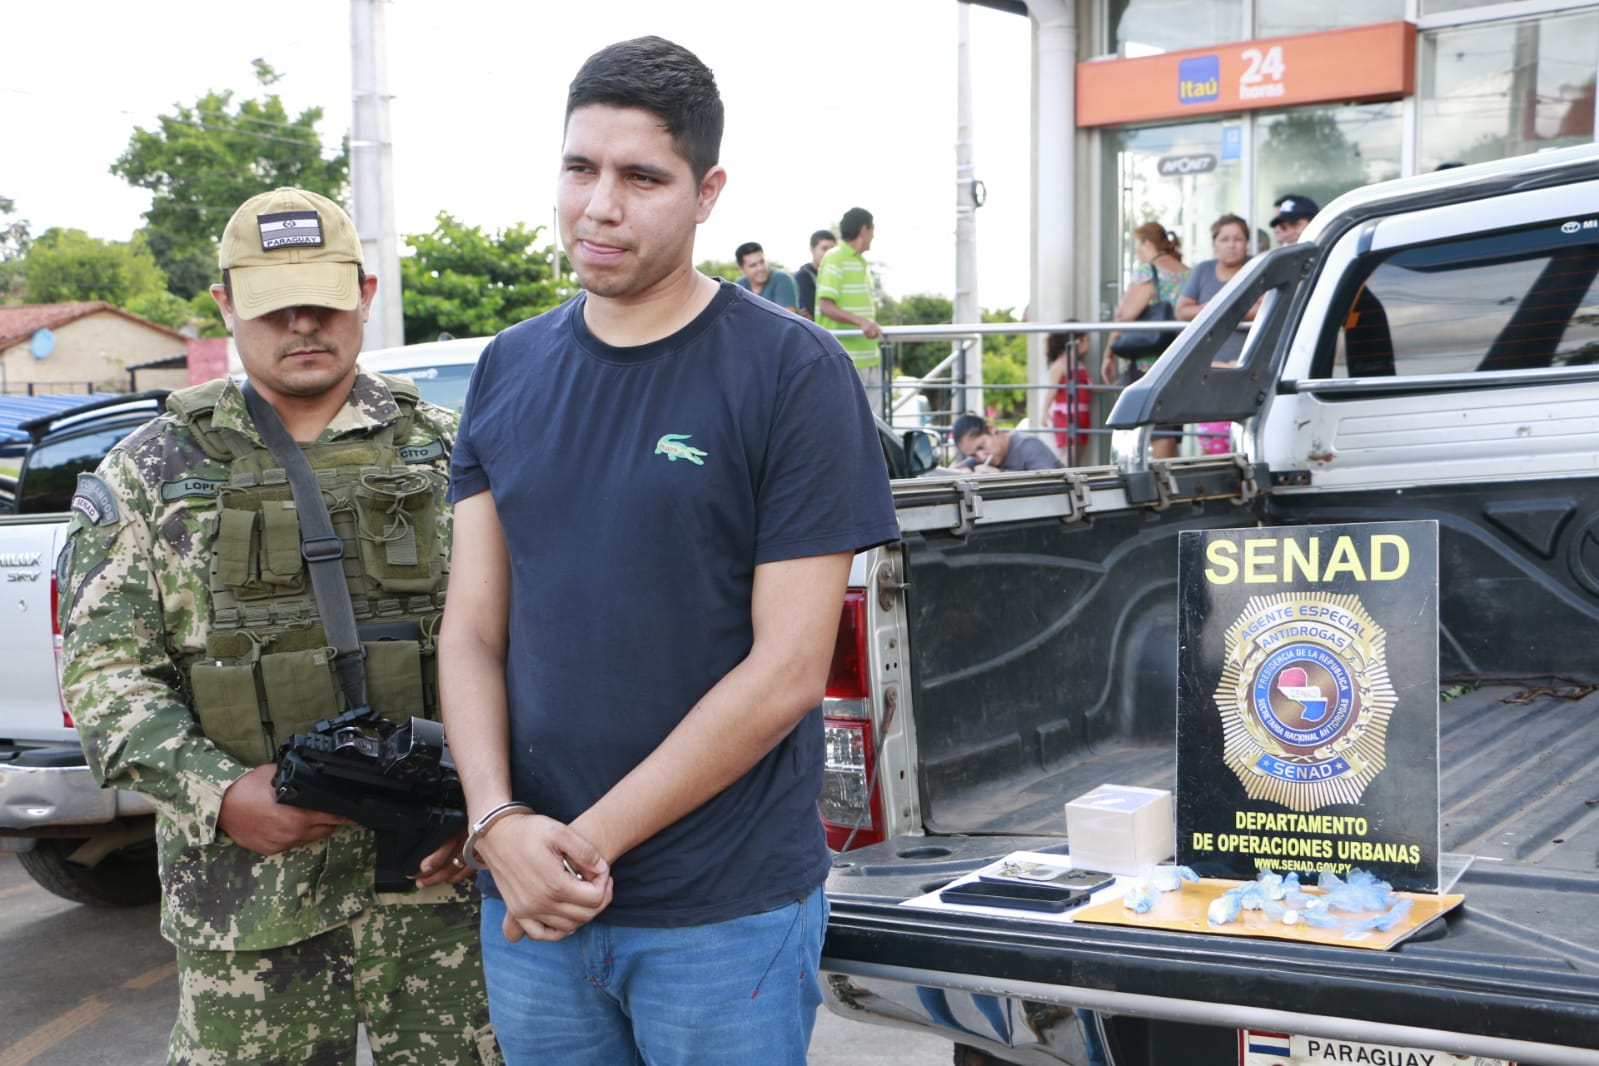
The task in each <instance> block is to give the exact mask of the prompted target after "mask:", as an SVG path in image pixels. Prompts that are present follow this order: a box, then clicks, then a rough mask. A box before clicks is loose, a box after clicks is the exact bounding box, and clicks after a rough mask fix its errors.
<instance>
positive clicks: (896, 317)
mask: <svg viewBox="0 0 1599 1066" xmlns="http://www.w3.org/2000/svg"><path fill="white" fill-rule="evenodd" d="M954 314H955V305H954V304H953V303H952V302H950V299H949V297H947V296H938V295H935V294H933V293H925V292H923V293H914V294H912V295H910V296H906V297H904V298H903V299H896V298H895V297H893V296H888V295H884V296H883V297H882V298H881V299H880V300H879V301H878V304H877V324H878V325H880V326H932V325H938V324H947V323H949V322H950V321H952V320H953V319H952V316H953V315H954ZM948 354H949V341H915V342H907V343H903V344H898V345H896V350H895V354H894V373H895V374H896V375H898V374H908V375H910V376H911V377H917V378H919V377H922V376H923V375H924V374H926V373H927V372H928V371H929V370H931V369H933V367H935V366H937V365H938V364H939V362H940V361H941V360H942V359H943V358H944V357H945V356H946V355H948ZM945 395H946V396H947V395H948V394H947V393H946V394H945ZM929 399H932V400H933V406H934V407H937V408H942V407H945V406H947V404H941V403H939V402H938V400H937V399H936V398H935V397H933V396H932V395H931V394H930V395H929Z"/></svg>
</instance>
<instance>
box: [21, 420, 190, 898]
mask: <svg viewBox="0 0 1599 1066" xmlns="http://www.w3.org/2000/svg"><path fill="white" fill-rule="evenodd" d="M165 398H166V392H165V391H163V390H156V391H152V392H146V393H140V394H138V395H133V396H109V397H104V398H101V399H98V400H94V401H91V402H88V403H85V404H82V405H79V406H76V407H71V408H68V409H66V410H62V411H58V412H55V413H52V414H47V415H44V416H42V417H39V418H36V419H34V420H32V421H29V422H24V423H22V425H21V427H20V428H21V429H22V430H25V431H26V432H27V433H28V447H27V450H26V451H25V452H24V454H23V458H22V466H21V469H20V470H19V471H18V473H17V477H16V478H15V481H14V483H10V484H8V485H7V486H6V488H7V489H9V492H8V494H7V496H6V498H5V499H4V507H3V509H0V575H3V576H0V582H3V583H4V586H5V590H6V596H5V598H4V600H0V648H4V649H5V651H6V663H7V667H6V670H5V673H4V681H5V687H4V691H3V692H0V850H10V851H15V852H16V853H17V857H18V859H19V860H20V861H21V863H22V865H23V867H24V868H25V869H26V870H27V871H28V874H29V875H30V876H31V877H33V879H34V880H35V881H37V882H38V883H39V884H41V885H43V886H44V887H45V888H47V889H49V890H50V891H51V892H54V893H55V894H56V895H58V896H62V897H64V898H66V899H70V900H73V901H75V902H79V903H89V904H97V905H103V906H130V905H134V904H139V903H149V902H151V901H153V900H155V899H157V898H159V896H160V884H159V882H158V880H157V875H156V856H155V846H154V826H155V822H154V808H153V807H152V806H151V805H150V801H149V800H147V799H145V798H144V797H143V796H139V795H136V794H134V793H131V792H123V791H102V790H101V789H100V787H99V785H98V784H97V783H96V782H95V780H94V777H93V776H92V775H91V774H90V772H89V768H88V766H87V765H86V764H85V763H84V760H83V749H82V748H81V747H80V746H79V745H78V735H77V732H76V731H75V730H74V729H73V727H72V719H71V717H70V716H69V715H68V714H67V711H66V708H65V707H64V706H63V705H62V703H61V688H60V683H59V680H58V677H57V670H56V660H57V658H58V657H59V655H60V651H61V634H60V629H59V627H58V625H57V623H56V585H55V561H56V555H57V554H58V553H59V552H60V550H61V541H62V538H63V537H64V536H65V534H66V531H67V517H68V512H67V508H68V505H69V503H70V501H71V499H72V491H73V487H74V486H75V485H76V484H77V478H78V474H79V473H80V472H82V471H85V470H93V469H94V468H95V466H97V465H98V464H99V462H100V459H101V457H103V456H104V455H105V453H106V452H107V451H109V450H110V449H111V446H112V445H113V444H115V443H116V442H117V441H119V440H121V439H122V438H123V437H125V436H127V435H128V434H129V433H131V432H132V431H133V430H134V429H135V428H136V427H137V426H139V425H140V424H141V423H143V422H145V421H148V420H149V419H150V418H151V417H152V416H153V415H155V414H156V413H157V412H158V411H160V410H161V405H162V402H163V401H164V400H165Z"/></svg>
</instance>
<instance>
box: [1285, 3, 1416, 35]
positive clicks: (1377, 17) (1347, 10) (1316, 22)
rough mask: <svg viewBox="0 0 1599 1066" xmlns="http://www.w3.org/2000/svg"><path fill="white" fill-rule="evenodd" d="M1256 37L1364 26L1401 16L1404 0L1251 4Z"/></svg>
mask: <svg viewBox="0 0 1599 1066" xmlns="http://www.w3.org/2000/svg"><path fill="white" fill-rule="evenodd" d="M1255 12H1256V13H1255V36H1256V37H1287V36H1289V35H1290V34H1295V33H1315V32H1316V31H1318V30H1336V29H1339V28H1340V27H1343V26H1366V25H1370V24H1371V23H1373V22H1393V21H1395V20H1397V19H1402V18H1404V17H1405V0H1344V2H1343V3H1338V4H1328V3H1326V0H1271V2H1270V3H1260V4H1256V5H1255Z"/></svg>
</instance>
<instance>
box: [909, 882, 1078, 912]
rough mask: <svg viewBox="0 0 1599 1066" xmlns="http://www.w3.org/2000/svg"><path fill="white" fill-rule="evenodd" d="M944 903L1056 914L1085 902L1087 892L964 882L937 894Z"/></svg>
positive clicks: (1016, 884)
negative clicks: (1011, 908) (1012, 908)
mask: <svg viewBox="0 0 1599 1066" xmlns="http://www.w3.org/2000/svg"><path fill="white" fill-rule="evenodd" d="M938 898H939V899H941V900H943V901H944V902H945V903H964V904H966V905H967V906H976V907H1014V908H1016V909H1018V910H1024V911H1047V912H1050V913H1054V914H1058V913H1060V912H1061V911H1064V910H1068V909H1070V908H1072V907H1075V906H1077V905H1078V904H1081V903H1086V902H1088V898H1089V893H1087V892H1083V891H1080V890H1078V889H1075V888H1059V887H1057V886H1055V885H1024V884H1018V883H1016V882H1014V881H1003V882H1000V881H968V882H966V883H965V884H963V885H951V886H950V887H949V888H946V889H944V890H943V891H941V892H939V894H938Z"/></svg>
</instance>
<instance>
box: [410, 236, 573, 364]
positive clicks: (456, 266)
mask: <svg viewBox="0 0 1599 1066" xmlns="http://www.w3.org/2000/svg"><path fill="white" fill-rule="evenodd" d="M541 232H543V227H542V226H527V225H525V224H521V223H519V224H517V225H515V226H512V227H510V228H509V229H505V230H501V231H499V232H497V233H485V232H484V231H483V229H482V228H481V227H479V226H467V225H465V224H464V223H462V222H458V221H457V220H456V219H455V218H454V217H452V216H451V215H450V214H449V213H448V212H445V211H441V212H439V215H438V224H437V225H436V226H435V227H434V228H433V232H432V233H422V234H416V235H413V236H409V237H406V238H405V243H406V244H407V245H408V246H409V247H410V249H411V252H412V254H411V255H408V256H405V257H403V258H401V260H400V283H401V286H402V288H403V290H404V293H405V309H404V319H405V339H406V342H407V343H410V344H414V343H417V342H418V341H430V340H435V339H437V337H438V335H439V334H440V333H441V332H444V333H451V334H454V335H455V336H457V337H481V336H486V335H488V334H491V333H497V332H499V331H500V330H502V329H504V328H505V327H507V326H510V325H514V324H515V323H517V322H520V321H521V320H522V319H524V318H531V317H532V316H534V315H536V314H539V313H540V312H542V311H548V310H549V309H550V308H552V307H554V306H556V305H557V304H559V303H560V302H561V301H562V300H565V299H566V298H567V297H568V296H570V295H571V294H572V292H573V291H574V289H575V285H576V283H575V281H574V280H573V279H572V277H571V276H570V274H569V273H568V272H566V271H564V270H563V271H561V272H560V273H559V274H557V273H556V271H555V270H553V269H552V267H551V262H552V260H554V258H555V249H554V247H553V246H550V245H545V246H544V247H542V248H535V247H534V244H535V242H536V241H537V240H538V237H539V234H540V233H541Z"/></svg>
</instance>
